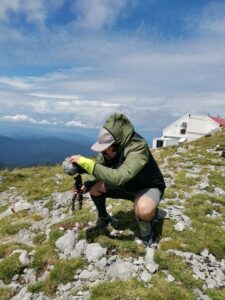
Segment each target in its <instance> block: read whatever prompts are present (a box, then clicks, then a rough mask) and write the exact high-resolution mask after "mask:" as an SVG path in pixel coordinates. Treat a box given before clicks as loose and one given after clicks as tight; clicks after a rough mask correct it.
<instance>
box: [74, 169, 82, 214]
mask: <svg viewBox="0 0 225 300" xmlns="http://www.w3.org/2000/svg"><path fill="white" fill-rule="evenodd" d="M74 186H75V187H76V190H77V193H76V194H74V195H73V198H72V206H71V210H72V211H74V210H75V203H76V201H78V204H79V206H78V208H79V209H82V206H83V199H84V198H83V193H82V190H81V187H82V178H81V175H80V174H77V175H76V176H75V177H74Z"/></svg>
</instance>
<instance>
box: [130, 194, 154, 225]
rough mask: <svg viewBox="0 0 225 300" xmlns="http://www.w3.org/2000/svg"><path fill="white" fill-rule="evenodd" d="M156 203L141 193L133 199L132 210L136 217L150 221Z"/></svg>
mask: <svg viewBox="0 0 225 300" xmlns="http://www.w3.org/2000/svg"><path fill="white" fill-rule="evenodd" d="M156 209H157V204H156V203H155V201H154V200H153V199H151V198H150V197H148V196H146V195H143V196H141V197H138V198H136V199H135V201H134V212H135V215H136V217H138V218H139V219H141V220H143V221H146V222H148V221H151V220H152V219H153V218H154V217H155V214H156Z"/></svg>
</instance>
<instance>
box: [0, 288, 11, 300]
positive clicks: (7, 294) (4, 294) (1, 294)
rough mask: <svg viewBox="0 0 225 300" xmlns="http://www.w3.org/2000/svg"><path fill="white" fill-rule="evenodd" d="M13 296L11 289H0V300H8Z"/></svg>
mask: <svg viewBox="0 0 225 300" xmlns="http://www.w3.org/2000/svg"><path fill="white" fill-rule="evenodd" d="M12 296H13V292H12V290H11V289H7V288H0V300H8V299H11V297H12Z"/></svg>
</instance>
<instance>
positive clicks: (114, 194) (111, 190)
mask: <svg viewBox="0 0 225 300" xmlns="http://www.w3.org/2000/svg"><path fill="white" fill-rule="evenodd" d="M105 187H106V193H107V197H109V198H117V199H125V200H130V201H134V200H135V199H136V198H139V197H141V196H143V195H145V196H147V197H149V198H151V199H152V200H153V201H154V202H155V204H156V205H157V206H158V205H159V202H160V200H161V199H162V196H163V192H162V191H161V190H160V189H158V188H147V189H143V190H140V191H138V192H134V193H130V192H127V191H125V190H124V189H122V188H120V187H115V186H111V185H109V184H105Z"/></svg>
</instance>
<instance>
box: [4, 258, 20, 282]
mask: <svg viewBox="0 0 225 300" xmlns="http://www.w3.org/2000/svg"><path fill="white" fill-rule="evenodd" d="M18 257H19V255H18V254H17V253H15V254H13V255H11V256H9V257H6V258H4V259H3V260H2V261H0V279H1V280H3V281H4V283H6V284H7V283H10V281H11V280H12V278H13V276H14V275H16V274H20V273H21V271H22V269H23V267H22V265H21V263H20V261H19V258H18Z"/></svg>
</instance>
